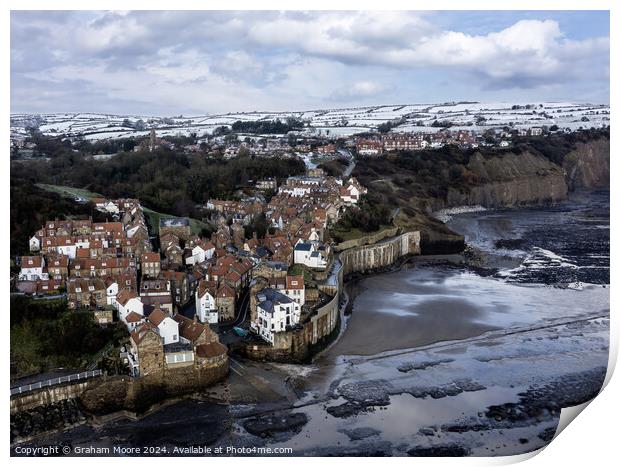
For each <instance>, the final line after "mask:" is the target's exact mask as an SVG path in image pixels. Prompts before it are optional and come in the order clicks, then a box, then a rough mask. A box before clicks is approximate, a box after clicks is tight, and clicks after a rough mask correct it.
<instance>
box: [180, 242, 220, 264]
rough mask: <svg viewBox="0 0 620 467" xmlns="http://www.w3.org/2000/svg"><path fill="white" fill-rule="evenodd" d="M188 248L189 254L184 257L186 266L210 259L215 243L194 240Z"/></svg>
mask: <svg viewBox="0 0 620 467" xmlns="http://www.w3.org/2000/svg"><path fill="white" fill-rule="evenodd" d="M190 249H191V256H188V257H187V258H186V259H185V263H186V264H187V265H188V266H191V265H193V264H200V263H202V262H204V261H207V260H210V259H211V258H212V257H213V253H215V245H213V244H212V243H211V242H196V243H195V244H194V245H193V246H192V247H191V248H190Z"/></svg>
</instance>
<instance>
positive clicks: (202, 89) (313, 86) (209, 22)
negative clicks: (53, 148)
mask: <svg viewBox="0 0 620 467" xmlns="http://www.w3.org/2000/svg"><path fill="white" fill-rule="evenodd" d="M489 14H490V15H492V13H489ZM574 14H575V15H576V17H578V15H579V14H580V12H574ZM541 15H542V13H541ZM458 18H459V14H458V13H454V14H453V15H452V20H451V21H450V22H448V24H446V21H445V18H444V20H443V21H439V20H438V19H437V16H436V15H434V14H433V13H425V12H408V11H396V12H381V11H372V12H367V11H358V12H338V11H329V12H320V11H312V12H301V11H293V12H274V11H247V12H246V11H233V12H226V11H205V12H195V11H123V12H118V11H115V12H94V11H75V12H36V11H20V12H12V14H11V96H12V106H13V108H14V109H15V110H18V109H21V110H26V109H28V110H30V111H32V110H36V109H37V108H38V109H40V110H47V111H50V110H54V111H59V110H93V111H98V110H99V109H98V108H96V107H97V105H99V106H102V107H103V106H106V107H113V106H114V103H115V102H117V103H118V106H119V108H120V107H122V109H130V108H132V106H133V107H134V108H136V109H138V108H139V109H148V108H151V109H153V110H152V112H164V113H179V112H184V113H187V112H189V111H191V112H196V113H205V112H228V111H236V110H255V109H264V110H287V109H291V108H295V109H301V108H317V107H324V106H328V105H331V104H333V102H338V103H339V104H343V103H346V104H347V105H348V104H355V103H360V102H364V103H368V102H374V103H385V101H386V100H389V99H396V100H397V101H398V102H407V101H409V102H411V99H417V100H420V99H422V100H424V101H426V102H428V99H429V98H430V97H432V96H440V97H435V99H437V100H441V99H442V97H441V96H444V97H443V99H444V100H447V99H448V98H447V97H445V96H446V95H447V94H449V92H451V90H452V89H459V91H461V92H465V93H468V94H470V95H463V96H454V97H456V98H459V97H460V98H470V97H471V94H476V95H484V93H489V95H490V93H497V92H500V91H505V93H507V94H505V95H509V94H508V93H509V92H516V91H510V90H529V91H530V92H531V93H536V92H539V93H544V92H547V91H548V90H549V89H554V92H556V93H558V94H559V95H562V93H564V95H565V96H566V97H570V96H572V95H573V92H572V91H571V89H575V88H576V86H575V85H574V84H572V83H574V82H579V83H586V82H589V83H590V84H589V89H590V93H591V94H592V95H596V96H599V95H600V94H601V86H603V88H604V89H608V81H609V38H608V37H596V36H594V35H591V37H585V38H584V37H583V36H582V37H580V38H579V39H576V38H575V37H570V35H567V33H566V31H564V30H563V29H562V27H561V24H560V23H559V22H558V21H556V20H552V19H545V18H541V19H524V20H519V21H516V20H515V21H514V22H513V23H511V24H510V23H508V24H509V25H508V26H506V25H504V26H502V27H501V28H497V29H496V30H493V29H490V27H485V30H484V31H482V30H480V31H477V30H476V31H475V32H472V30H475V28H469V29H465V28H463V27H459V26H462V25H460V24H459V21H458ZM504 23H505V22H504ZM489 24H492V23H489ZM464 31H467V32H464ZM68 83H71V85H68ZM438 83H449V84H448V85H447V86H446V85H442V86H439V84H438ZM584 86H585V84H584V85H580V90H582V91H583V88H584ZM586 87H587V86H586ZM442 88H443V91H442ZM396 89H398V90H399V91H398V94H397V93H396V91H395V90H396ZM433 93H434V94H433ZM541 95H542V94H541ZM77 96H79V98H78V97H77ZM37 97H38V98H37ZM80 102H82V103H84V106H86V104H88V106H92V108H88V109H86V108H84V107H83V106H82V107H80V108H77V107H72V108H71V109H67V108H66V107H64V106H66V105H68V104H69V103H70V104H71V105H72V106H79V104H80ZM37 106H38V107H37ZM119 111H120V110H119Z"/></svg>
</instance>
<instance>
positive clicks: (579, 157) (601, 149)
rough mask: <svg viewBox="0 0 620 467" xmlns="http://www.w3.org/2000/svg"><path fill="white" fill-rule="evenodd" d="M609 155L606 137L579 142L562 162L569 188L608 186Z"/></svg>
mask: <svg viewBox="0 0 620 467" xmlns="http://www.w3.org/2000/svg"><path fill="white" fill-rule="evenodd" d="M609 157H610V148H609V140H608V139H605V138H601V139H598V140H596V141H591V142H589V143H579V144H578V145H577V148H576V149H575V150H573V151H571V152H570V153H569V154H567V155H566V157H565V158H564V161H563V162H562V167H563V168H564V170H565V171H566V181H567V184H568V188H569V190H575V189H579V188H586V189H587V188H602V187H608V186H609V173H610V172H609Z"/></svg>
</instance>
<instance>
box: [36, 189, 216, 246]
mask: <svg viewBox="0 0 620 467" xmlns="http://www.w3.org/2000/svg"><path fill="white" fill-rule="evenodd" d="M37 186H38V187H39V188H42V189H44V190H47V191H52V192H54V193H58V194H60V195H63V196H67V197H69V198H72V199H75V198H77V197H79V198H86V199H89V200H90V199H93V198H105V196H103V195H100V194H99V193H95V192H93V191H89V190H84V189H82V188H73V187H71V186H63V185H47V184H45V183H38V184H37ZM142 207H143V209H144V214H145V216H146V217H147V221H148V223H149V225H150V226H151V234H153V235H157V234H158V233H159V219H160V218H162V217H163V218H164V219H167V218H171V217H176V216H173V215H172V214H166V213H162V212H157V211H153V210H152V209H149V208H147V207H144V206H142ZM189 226H190V228H191V230H192V233H194V234H198V233H200V231H201V230H202V229H203V228H208V225H207V224H206V223H205V222H202V221H199V220H198V219H193V218H191V217H190V219H189Z"/></svg>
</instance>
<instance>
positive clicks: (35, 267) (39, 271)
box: [18, 256, 49, 281]
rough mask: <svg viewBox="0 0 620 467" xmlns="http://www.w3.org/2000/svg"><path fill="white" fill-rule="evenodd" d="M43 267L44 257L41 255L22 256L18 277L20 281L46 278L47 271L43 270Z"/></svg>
mask: <svg viewBox="0 0 620 467" xmlns="http://www.w3.org/2000/svg"><path fill="white" fill-rule="evenodd" d="M44 268H45V259H44V258H43V256H22V258H21V271H20V272H19V276H18V279H19V280H20V281H36V280H39V279H41V280H47V279H48V278H49V276H48V274H47V272H43V270H44Z"/></svg>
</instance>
